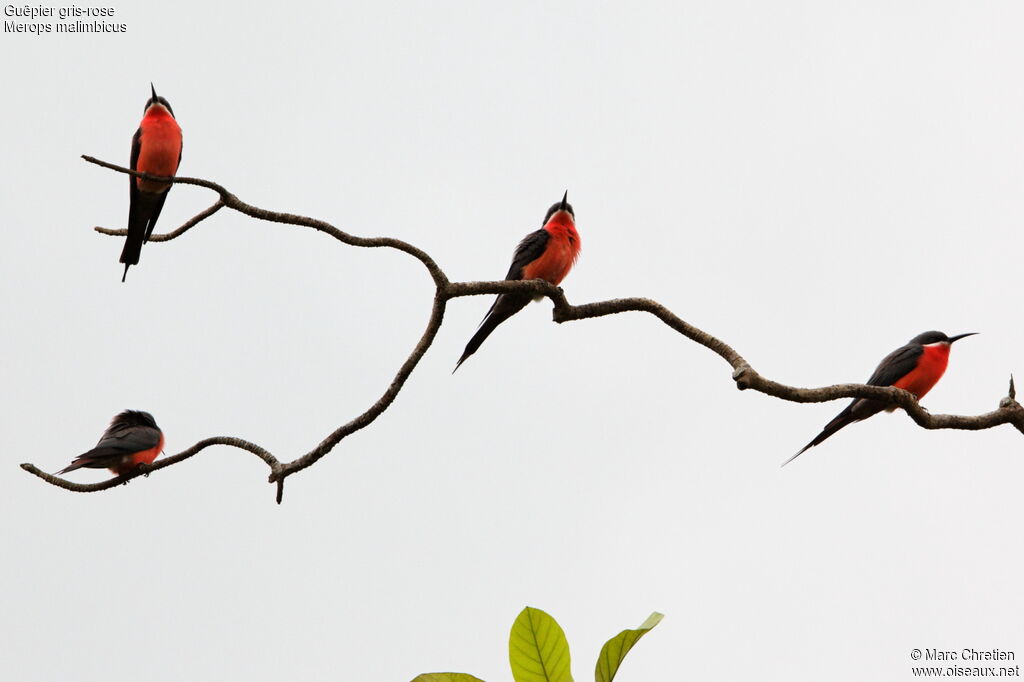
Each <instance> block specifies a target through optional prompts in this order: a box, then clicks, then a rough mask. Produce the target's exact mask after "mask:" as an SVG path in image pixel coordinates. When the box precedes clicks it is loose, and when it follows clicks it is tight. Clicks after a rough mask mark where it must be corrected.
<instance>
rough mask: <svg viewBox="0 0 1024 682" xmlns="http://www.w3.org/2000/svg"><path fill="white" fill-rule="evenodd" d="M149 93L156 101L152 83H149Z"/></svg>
mask: <svg viewBox="0 0 1024 682" xmlns="http://www.w3.org/2000/svg"><path fill="white" fill-rule="evenodd" d="M149 91H150V92H152V93H153V99H156V88H154V87H153V81H150V82H149Z"/></svg>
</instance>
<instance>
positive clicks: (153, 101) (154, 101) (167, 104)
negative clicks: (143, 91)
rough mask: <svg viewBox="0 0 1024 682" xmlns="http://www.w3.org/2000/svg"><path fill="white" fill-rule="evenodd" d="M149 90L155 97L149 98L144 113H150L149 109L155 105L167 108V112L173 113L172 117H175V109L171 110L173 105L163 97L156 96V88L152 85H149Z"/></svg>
mask: <svg viewBox="0 0 1024 682" xmlns="http://www.w3.org/2000/svg"><path fill="white" fill-rule="evenodd" d="M149 90H150V92H152V93H153V95H152V97H150V98H149V100H147V101H146V108H145V109H143V112H146V111H149V108H150V107H151V106H153V105H154V104H160V105H163V106H164V107H166V108H167V111H169V112H170V113H171V116H174V109H171V103H170V102H168V101H167V100H166V99H164V98H163V97H161V96H160V95H158V94H156V88H155V87H153V84H152V83H150V84H149Z"/></svg>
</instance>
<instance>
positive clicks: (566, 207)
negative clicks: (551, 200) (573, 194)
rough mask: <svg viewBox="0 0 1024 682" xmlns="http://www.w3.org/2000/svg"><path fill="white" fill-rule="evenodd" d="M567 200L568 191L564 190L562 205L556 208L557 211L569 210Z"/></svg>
mask: <svg viewBox="0 0 1024 682" xmlns="http://www.w3.org/2000/svg"><path fill="white" fill-rule="evenodd" d="M568 198H569V190H565V194H563V195H562V205H561V206H559V207H558V208H559V209H561V210H563V211H564V210H566V209H568V208H569V202H568V201H567V199H568Z"/></svg>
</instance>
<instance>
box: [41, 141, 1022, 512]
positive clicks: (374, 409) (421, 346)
mask: <svg viewBox="0 0 1024 682" xmlns="http://www.w3.org/2000/svg"><path fill="white" fill-rule="evenodd" d="M83 158H84V159H85V160H86V161H88V162H89V163H93V164H95V165H97V166H101V167H103V168H107V169H110V170H113V171H116V172H118V173H124V174H127V175H130V176H134V177H137V178H142V179H145V180H150V181H156V182H160V183H166V184H182V185H194V186H197V187H203V188H206V189H209V190H211V191H213V192H214V193H216V194H217V196H218V198H217V200H216V201H215V202H214V203H213V204H212V205H211V206H210V207H209V208H207V209H205V210H204V211H202V212H200V213H198V214H196V215H195V216H193V217H192V218H190V219H189V220H188V221H186V222H185V223H184V224H183V225H181V226H180V227H178V228H177V229H175V230H173V231H171V232H168V233H165V234H155V235H152V236H151V237H150V239H149V241H153V242H164V241H170V240H172V239H177V238H178V237H181V236H183V235H184V234H186V233H187V232H188V231H189V230H191V229H193V228H195V227H196V226H198V225H199V224H200V223H202V222H203V221H205V220H206V219H207V218H210V217H211V216H213V215H215V214H216V213H217V212H218V211H219V210H221V209H222V208H228V209H231V210H234V211H238V212H239V213H242V214H244V215H247V216H249V217H251V218H255V219H257V220H266V221H270V222H274V223H280V224H283V225H290V226H294V227H300V228H305V229H313V230H317V231H319V232H322V233H324V234H326V235H328V236H330V237H333V238H334V239H335V240H337V241H338V242H341V243H342V244H345V245H347V246H353V247H360V248H388V249H394V250H396V251H400V252H402V253H405V254H407V255H409V256H411V257H412V258H415V259H416V260H418V261H419V262H420V263H421V264H422V265H423V267H424V268H425V270H426V271H427V274H428V275H429V277H430V279H431V281H432V282H433V285H434V290H435V291H434V298H433V302H432V307H431V314H430V319H429V320H428V322H427V326H426V329H424V331H423V333H422V335H421V336H420V338H419V340H418V341H417V343H416V345H415V346H414V347H413V348H412V350H411V351H410V353H409V355H408V357H406V359H405V361H404V362H402V364H401V366H400V367H399V368H398V370H397V371H396V373H395V375H394V377H393V378H392V380H391V381H390V383H389V384H388V385H387V387H386V388H385V389H384V391H383V393H382V394H381V395H380V397H379V398H378V399H377V400H376V401H375V402H374V403H373V404H372V405H370V406H369V407H367V408H366V409H365V410H364V411H363V412H361V413H360V414H358V415H356V416H355V417H353V418H352V419H350V420H349V421H348V422H346V423H344V424H342V425H340V426H338V427H337V428H336V429H335V430H334V431H332V432H331V433H329V434H327V436H325V437H324V438H323V439H322V440H321V441H320V442H319V443H317V444H316V445H315V446H314V447H313V448H312V449H310V450H309V451H307V452H305V453H304V454H301V455H299V456H298V457H296V458H295V459H292V460H290V461H281V460H279V459H278V458H277V457H275V456H274V455H273V454H271V453H270V452H268V451H267V450H265V449H264V448H262V447H260V446H259V445H257V444H255V443H251V442H249V441H246V440H243V439H241V438H235V437H229V436H218V437H214V438H207V439H204V440H201V441H199V442H198V443H196V444H195V445H193V446H191V447H189V448H187V449H185V450H183V451H181V452H179V453H177V454H175V455H172V456H170V457H165V458H162V459H157V460H155V461H153V462H152V464H150V465H147V466H146V467H144V468H135V469H130V470H128V471H127V472H126V473H123V474H122V475H119V476H117V477H115V478H111V479H109V480H106V481H102V482H99V483H88V484H84V483H75V482H73V481H69V480H67V479H64V478H61V477H60V476H56V475H53V474H48V473H46V472H44V471H42V470H40V469H39V468H38V467H36V466H35V465H32V464H22V465H21V466H22V468H23V469H24V470H25V471H27V472H29V473H31V474H33V475H35V476H38V477H39V478H40V479H42V480H43V481H45V482H47V483H49V484H51V485H54V486H57V487H59V488H63V489H65V490H71V491H75V492H98V491H101V490H109V489H110V488H113V487H115V486H118V485H121V484H122V483H126V482H128V481H130V480H132V479H133V478H136V477H138V476H140V475H143V473H146V474H148V473H152V472H156V471H159V470H160V469H163V468H166V467H168V466H172V465H175V464H178V463H180V462H183V461H184V460H186V459H189V458H191V457H193V456H195V455H197V454H199V453H200V452H202V451H204V450H206V449H207V448H209V447H212V446H215V445H222V446H226V447H232V448H237V449H240V450H244V451H246V452H249V453H251V454H253V455H255V456H256V457H258V458H259V459H261V460H263V462H264V463H265V464H266V465H267V467H268V468H269V469H270V474H269V477H268V478H269V481H270V482H271V483H273V484H275V485H276V488H277V501H278V502H280V501H281V498H282V495H283V490H284V482H285V480H286V479H287V478H288V477H289V476H291V475H292V474H295V473H298V472H299V471H302V470H304V469H306V468H308V467H310V466H312V465H313V464H315V463H316V462H317V461H319V460H320V459H321V458H322V457H324V456H325V455H327V454H328V453H330V452H331V451H333V450H334V448H335V447H337V445H338V444H339V443H340V442H341V441H342V440H344V439H345V438H346V437H348V436H350V435H352V434H353V433H355V432H357V431H359V430H361V429H363V428H366V427H367V426H369V425H370V424H372V423H374V421H375V420H376V419H377V417H379V416H380V415H381V414H382V413H383V412H384V411H385V410H387V409H388V407H390V405H391V403H392V402H394V400H395V398H396V397H397V396H398V394H399V393H400V392H401V390H402V388H403V387H404V385H405V382H406V381H407V380H408V379H409V377H410V376H411V375H412V373H413V371H414V370H415V369H416V367H417V365H418V364H419V361H420V360H421V359H422V358H423V356H424V355H425V354H426V352H427V350H428V349H429V348H430V347H431V345H432V344H433V342H434V339H435V338H436V336H437V333H438V331H439V330H440V328H441V324H442V323H443V321H444V313H445V309H446V307H447V304H448V302H449V301H450V300H452V299H454V298H461V297H464V296H482V295H498V296H499V297H500V296H502V295H506V296H511V297H529V298H534V297H546V298H549V299H551V301H552V303H553V304H554V311H553V318H554V320H555V322H558V323H565V322H572V321H576V320H584V319H590V318H595V317H605V316H608V315H615V314H618V313H624V312H641V313H648V314H650V315H653V316H654V317H656V318H658V319H659V320H661V321H662V322H663V323H664V324H665V325H666V326H668V327H669V328H670V329H672V330H674V331H676V332H678V333H679V334H681V335H682V336H683V337H685V338H687V339H689V340H690V341H693V342H694V343H696V344H698V345H701V346H703V347H705V348H707V349H708V350H710V351H711V352H713V353H715V354H716V355H718V356H719V357H721V358H722V359H723V360H725V361H726V362H727V363H728V364H729V366H730V367H732V369H733V380H734V381H735V382H736V385H737V387H738V388H740V389H748V390H753V391H757V392H759V393H763V394H765V395H769V396H772V397H775V398H779V399H781V400H787V401H791V402H798V403H817V402H827V401H831V400H840V399H843V398H851V399H855V403H854V404H856V403H857V402H860V401H865V402H872V403H878V404H881V405H882V409H885V407H886V406H892V405H895V406H897V407H900V408H903V409H904V410H905V411H906V412H907V414H909V415H910V418H911V419H913V420H914V421H915V422H916V423H917V424H918V425H919V426H921V427H923V428H926V429H959V430H980V429H989V428H992V427H995V426H999V425H1001V424H1012V425H1013V426H1014V427H1016V428H1017V430H1018V431H1020V432H1021V433H1022V434H1024V408H1022V407H1021V405H1020V403H1018V402H1017V400H1016V394H1015V391H1014V387H1013V381H1012V379H1011V382H1010V392H1009V395H1008V396H1007V397H1005V398H1003V399H1002V400H1001V401H1000V403H999V407H998V409H996V410H994V411H992V412H987V413H985V414H980V415H976V416H959V415H943V414H931V413H929V412H928V411H926V410H925V409H924V408H923V407H922V406H921V404H920V403H919V402H918V399H917V396H918V395H924V392H927V391H926V390H925V391H923V392H922V391H921V390H920V386H919V385H917V384H914V382H912V381H910V380H909V379H908V380H907V381H908V382H909V383H907V384H906V385H901V384H900V381H899V380H895V383H890V384H889V385H884V386H879V385H866V384H837V385H834V386H826V387H822V388H797V387H793V386H787V385H785V384H780V383H777V382H775V381H772V380H770V379H767V378H765V377H763V376H761V375H760V374H759V373H758V372H757V371H756V370H755V369H754V368H753V367H752V366H751V365H750V364H749V363H748V362H747V361H746V360H745V359H744V358H743V357H742V356H741V355H740V354H739V353H737V352H736V351H735V350H734V349H733V348H732V347H731V346H729V345H728V344H727V343H725V342H724V341H721V340H719V339H717V338H715V337H714V336H712V335H710V334H708V333H707V332H705V331H703V330H701V329H698V328H697V327H695V326H693V325H692V324H690V323H688V322H686V321H684V320H682V319H681V318H680V317H678V316H677V315H676V314H675V313H673V312H672V311H671V310H669V309H668V308H666V307H665V306H663V305H661V304H660V303H658V302H656V301H653V300H651V299H648V298H619V299H612V300H608V301H599V302H595V303H586V304H582V305H572V304H570V303H569V301H568V300H567V299H566V296H565V294H564V292H563V291H562V290H561V289H560V288H559V287H558V286H556V283H557V282H556V283H552V281H549V280H558V281H560V280H559V278H558V277H552V276H551V271H552V270H554V271H559V270H561V268H563V267H564V265H565V261H564V260H563V261H561V262H558V263H551V262H548V261H543V262H541V263H539V264H536V263H537V260H538V258H537V257H535V258H534V259H533V260H531V261H529V263H535V264H536V265H535V266H534V268H535V269H536V270H537V272H534V271H532V270H530V268H526V267H522V266H523V265H529V263H526V264H520V267H519V277H520V278H518V279H507V280H504V281H493V282H452V281H450V280H449V279H448V276H447V275H446V274H445V272H444V271H443V270H442V269H441V267H440V266H439V265H437V263H436V262H435V261H434V259H433V258H431V257H430V255H429V254H427V253H426V252H424V251H423V250H421V249H419V248H417V247H415V246H413V245H411V244H409V243H407V242H404V241H401V240H399V239H394V238H392V237H358V236H355V235H351V234H349V233H347V232H345V231H343V230H340V229H338V228H336V227H334V226H333V225H331V224H330V223H328V222H326V221H323V220H318V219H316V218H309V217H305V216H301V215H296V214H291V213H281V212H277V211H268V210H266V209H262V208H258V207H256V206H253V205H251V204H247V203H245V202H243V201H241V200H240V199H239V198H238V197H236V196H235V195H234V194H232V193H231V192H229V191H228V190H227V189H225V188H224V187H223V186H221V185H219V184H217V183H215V182H211V181H209V180H203V179H199V178H189V177H179V176H176V177H165V176H159V175H151V174H149V173H144V172H140V171H135V170H132V169H130V168H124V167H122V166H118V165H115V164H112V163H107V162H105V161H100V160H99V159H95V158H93V157H89V156H84V157H83ZM563 204H566V200H565V198H564V197H563V200H562V202H558V203H557V204H556V205H555V206H553V207H552V208H553V209H555V212H554V213H551V212H550V211H549V215H548V216H547V217H546V218H545V226H547V225H548V223H550V222H551V220H552V219H554V218H558V220H559V221H561V223H562V228H566V226H567V225H568V222H567V220H566V215H562V216H561V217H559V216H558V215H557V214H558V213H559V211H561V212H562V213H563V214H565V213H566V210H565V209H563V208H561V207H562V205H563ZM568 215H569V216H571V217H572V218H573V220H572V221H571V224H572V227H573V232H575V216H574V215H572V213H571V211H569V212H568ZM96 230H97V231H98V232H100V233H101V234H106V235H111V236H120V237H125V236H127V234H128V232H127V231H126V230H110V229H106V228H96ZM569 234H570V233H569V231H568V230H567V229H566V230H565V233H564V236H565V241H566V242H567V243H568V236H569ZM527 239H529V237H528V238H527ZM576 239H577V240H578V234H577V235H576ZM577 246H578V241H577ZM520 248H521V249H522V245H521V246H520ZM518 253H519V251H518V250H517V255H518ZM539 253H540V257H541V258H543V255H544V251H541V252H539ZM574 259H575V255H573V256H572V258H571V259H570V261H568V262H569V265H570V266H571V261H572V260H574ZM516 263H517V261H516V260H515V259H513V269H515V266H516ZM567 271H568V270H567V269H566V270H565V272H567ZM556 274H557V273H556ZM561 276H563V277H564V272H563V273H562V274H561ZM529 277H537V278H536V279H528V278H529ZM495 326H497V325H495ZM943 336H945V335H943ZM957 338H960V337H947V340H948V342H949V343H950V344H951V343H952V342H953V341H955V340H956V339H957ZM471 343H472V342H471ZM911 343H912V344H913V343H914V342H913V341H912V342H911ZM939 343H941V340H939ZM908 345H910V344H908ZM917 345H919V346H921V347H922V351H921V353H922V356H923V355H924V354H925V353H932V354H934V353H933V352H932V351H926V350H924V348H925V347H928V346H931V345H932V342H928V343H923V342H921V340H920V338H919V339H918V341H917ZM904 348H906V347H904ZM946 350H947V353H948V347H947V349H946ZM467 357H468V356H467ZM883 364H884V361H883ZM916 366H917V365H915V367H916ZM943 369H944V366H943ZM934 373H935V369H934V367H932V368H931V369H928V373H926V374H927V377H926V378H929V380H930V378H931V377H932V376H933V375H934ZM939 375H941V372H940V373H939ZM907 376H910V377H911V378H913V376H917V375H913V376H912V373H911V374H908V375H905V377H907ZM921 376H924V375H921ZM937 380H938V379H937V377H935V381H937ZM932 385H934V383H933V384H932ZM928 388H930V386H928ZM826 428H827V427H826ZM161 435H162V434H161ZM819 442H820V441H819ZM780 447H781V446H780ZM144 469H145V470H144Z"/></svg>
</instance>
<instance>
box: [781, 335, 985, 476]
mask: <svg viewBox="0 0 1024 682" xmlns="http://www.w3.org/2000/svg"><path fill="white" fill-rule="evenodd" d="M976 333H977V332H970V333H968V334H959V335H957V336H946V335H945V334H943V333H942V332H925V333H923V334H918V335H917V336H915V337H914V338H912V339H911V340H910V342H909V343H907V345H905V346H901V347H899V348H897V349H896V350H894V351H893V352H891V353H889V354H888V355H886V356H885V359H884V360H882V362H880V363H879V365H878V367H877V368H876V369H875V372H874V374H872V375H871V378H870V379H868V380H867V384H868V386H896V387H897V388H902V389H904V390H905V391H910V392H911V393H913V394H914V395H915V396H916V397H917V399H918V400H920V399H921V398H923V397H924V396H925V394H926V393H928V391H930V390H932V387H933V386H935V384H936V383H938V381H939V379H941V378H942V375H943V373H945V371H946V365H947V363H949V347H950V346H951V345H953V342H954V341H957V340H959V339H962V338H964V337H967V336H973V335H974V334H976ZM896 407H897V405H893V404H891V403H886V402H880V401H878V400H869V399H867V398H855V399H854V401H853V402H852V403H850V404H849V405H847V406H846V409H845V410H843V411H842V412H840V413H839V414H837V415H836V416H835V418H834V419H833V420H832V421H830V422H829V423H828V424H826V425H825V428H824V429H822V431H821V433H819V434H818V435H817V436H815V437H814V440H812V441H811V442H810V443H808V444H807V445H805V446H804V447H803V449H801V450H800V452H798V453H796V454H795V455H793V456H792V457H790V458H789V459H787V460H786V461H785V462H783V463H782V466H786V465H787V464H789V463H790V462H792V461H793V460H794V459H796V458H797V457H799V456H800V455H802V454H803V453H804V452H805V451H806V450H808V449H809V448H813V447H814V446H815V445H818V444H820V443H822V442H823V441H824V440H825V439H826V438H828V437H829V436H831V435H832V434H833V433H835V432H836V431H838V430H839V429H841V428H843V427H844V426H846V425H848V424H852V423H854V422H859V421H861V420H862V419H867V418H868V417H871V416H873V415H876V414H878V413H879V412H881V411H882V410H885V411H886V412H892V411H893V410H895V409H896Z"/></svg>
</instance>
